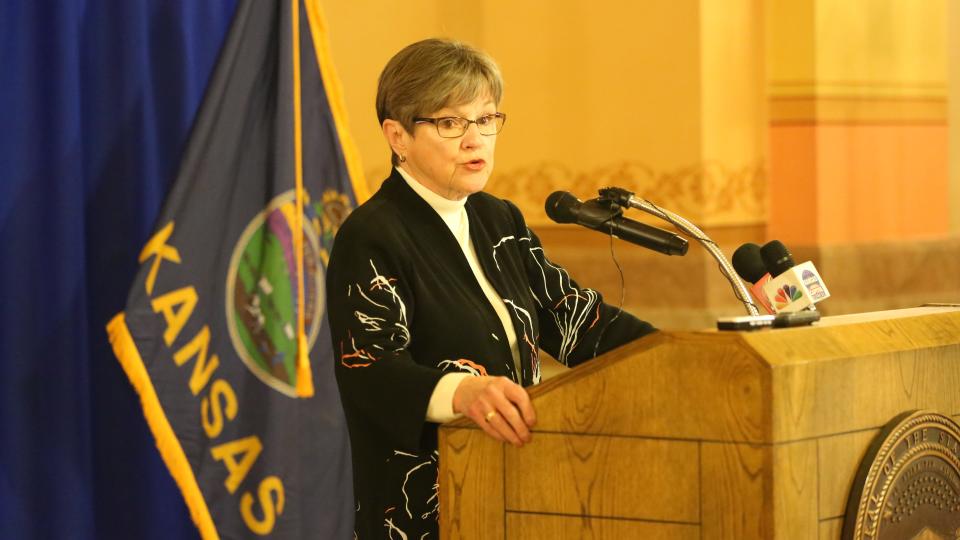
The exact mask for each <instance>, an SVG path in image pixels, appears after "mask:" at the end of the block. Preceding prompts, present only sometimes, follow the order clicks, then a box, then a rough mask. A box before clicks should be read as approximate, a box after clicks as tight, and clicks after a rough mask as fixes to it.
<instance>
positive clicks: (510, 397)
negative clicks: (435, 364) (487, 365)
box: [453, 376, 537, 447]
mask: <svg viewBox="0 0 960 540" xmlns="http://www.w3.org/2000/svg"><path fill="white" fill-rule="evenodd" d="M453 411H454V412H456V413H463V415H464V416H466V417H467V418H469V419H471V420H473V422H474V423H475V424H477V425H478V426H480V427H481V428H482V429H483V430H484V431H485V432H487V434H488V435H490V436H491V437H493V438H494V439H497V440H498V441H504V442H508V443H510V444H512V445H514V446H517V447H520V446H523V445H524V444H525V443H528V442H530V428H532V427H533V425H534V424H536V423H537V415H536V413H535V412H534V410H533V404H532V403H530V396H529V395H528V394H527V391H526V390H524V389H523V387H522V386H520V385H519V384H517V383H515V382H513V381H511V380H510V379H508V378H506V377H486V376H484V377H465V378H464V379H463V381H462V382H461V383H460V384H459V385H458V386H457V390H456V391H455V392H454V394H453Z"/></svg>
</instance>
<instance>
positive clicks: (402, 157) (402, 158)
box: [400, 155, 407, 163]
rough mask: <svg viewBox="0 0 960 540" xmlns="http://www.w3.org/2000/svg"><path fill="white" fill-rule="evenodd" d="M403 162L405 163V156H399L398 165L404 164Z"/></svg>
mask: <svg viewBox="0 0 960 540" xmlns="http://www.w3.org/2000/svg"><path fill="white" fill-rule="evenodd" d="M405 161H407V156H403V155H401V156H400V163H403V162H405Z"/></svg>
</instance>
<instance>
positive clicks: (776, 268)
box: [760, 240, 796, 277]
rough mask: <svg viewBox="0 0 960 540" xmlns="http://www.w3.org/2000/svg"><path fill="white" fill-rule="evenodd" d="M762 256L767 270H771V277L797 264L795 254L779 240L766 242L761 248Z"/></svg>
mask: <svg viewBox="0 0 960 540" xmlns="http://www.w3.org/2000/svg"><path fill="white" fill-rule="evenodd" d="M760 256H761V257H763V264H765V265H766V266H767V272H770V276H771V277H777V276H779V275H780V274H782V273H784V272H786V271H787V270H789V269H791V268H793V267H794V266H796V263H795V262H793V255H791V254H790V251H788V250H787V246H785V245H783V242H781V241H779V240H771V241H769V242H767V243H766V244H764V245H763V247H762V248H760Z"/></svg>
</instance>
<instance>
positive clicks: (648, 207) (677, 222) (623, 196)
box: [600, 187, 760, 315]
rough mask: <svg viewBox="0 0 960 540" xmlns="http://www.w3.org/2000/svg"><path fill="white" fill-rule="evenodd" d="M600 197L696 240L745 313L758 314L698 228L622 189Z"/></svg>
mask: <svg viewBox="0 0 960 540" xmlns="http://www.w3.org/2000/svg"><path fill="white" fill-rule="evenodd" d="M600 197H601V198H605V199H606V200H608V201H612V202H615V203H616V204H618V205H620V206H624V207H630V208H636V209H639V210H643V211H644V212H646V213H648V214H652V215H654V216H657V217H658V218H660V219H663V220H664V221H667V222H668V223H671V224H673V225H674V226H675V227H677V228H678V229H680V230H681V231H683V232H684V233H686V234H687V235H689V236H691V237H693V238H694V239H696V240H697V241H698V242H700V245H702V246H703V248H704V249H706V250H707V252H709V253H710V255H712V256H713V258H714V259H716V261H717V263H718V264H719V265H720V271H721V272H722V273H723V275H724V277H726V278H727V281H729V282H730V286H731V287H733V292H734V294H735V295H736V296H737V299H738V300H740V302H741V303H743V306H744V307H745V308H746V310H747V313H749V314H750V315H759V314H760V312H759V310H758V309H757V306H756V304H754V303H753V301H752V300H751V299H750V292H749V291H748V290H747V287H746V286H745V285H744V284H743V281H741V280H740V278H739V277H737V275H736V272H735V270H734V269H733V266H731V265H730V261H728V260H727V257H726V256H724V254H723V252H721V251H720V248H719V247H717V244H716V242H714V241H713V240H711V239H710V238H709V237H708V236H707V235H706V234H704V232H703V231H701V230H700V228H699V227H697V226H696V225H694V224H693V223H691V222H690V221H689V220H687V219H686V218H684V217H682V216H679V215H677V214H675V213H673V212H671V211H669V210H665V209H663V208H660V207H658V206H657V205H655V204H653V203H651V202H649V201H645V200H643V199H638V198H637V197H634V195H633V193H631V192H629V191H627V190H625V189H622V188H617V187H608V188H603V189H601V190H600Z"/></svg>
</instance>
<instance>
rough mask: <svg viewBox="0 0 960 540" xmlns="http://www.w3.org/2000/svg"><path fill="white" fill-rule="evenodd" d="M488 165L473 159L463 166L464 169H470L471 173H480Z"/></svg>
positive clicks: (480, 160)
mask: <svg viewBox="0 0 960 540" xmlns="http://www.w3.org/2000/svg"><path fill="white" fill-rule="evenodd" d="M486 165H487V162H486V161H484V160H482V159H472V160H470V161H468V162H466V163H464V164H463V166H464V167H466V168H467V169H470V170H471V171H480V170H483V168H484V167H485V166H486Z"/></svg>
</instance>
